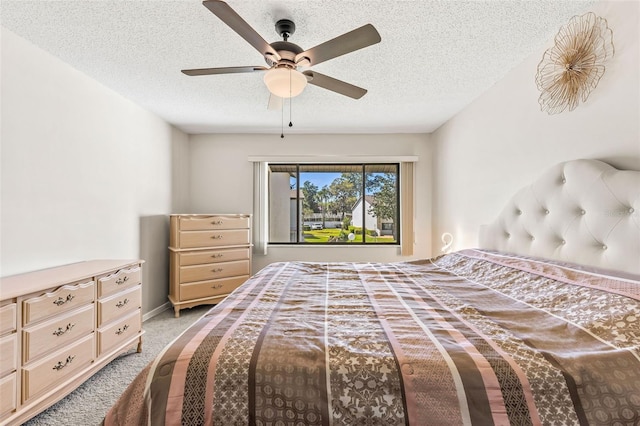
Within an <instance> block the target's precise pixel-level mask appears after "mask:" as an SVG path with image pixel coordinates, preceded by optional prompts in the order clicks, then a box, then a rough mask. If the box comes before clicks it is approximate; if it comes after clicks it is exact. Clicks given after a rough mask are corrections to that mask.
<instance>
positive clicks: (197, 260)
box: [179, 248, 249, 266]
mask: <svg viewBox="0 0 640 426" xmlns="http://www.w3.org/2000/svg"><path fill="white" fill-rule="evenodd" d="M179 256H180V266H190V265H202V264H205V263H213V262H229V261H232V260H244V259H249V248H237V249H219V250H211V251H209V250H206V251H205V250H203V251H192V252H189V253H180V254H179Z"/></svg>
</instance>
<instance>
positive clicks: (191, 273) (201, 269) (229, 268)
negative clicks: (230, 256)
mask: <svg viewBox="0 0 640 426" xmlns="http://www.w3.org/2000/svg"><path fill="white" fill-rule="evenodd" d="M236 275H249V261H248V260H236V261H235V262H221V263H209V264H207V265H194V266H183V267H182V268H180V282H182V283H191V282H194V281H204V280H215V279H218V278H227V277H235V276H236Z"/></svg>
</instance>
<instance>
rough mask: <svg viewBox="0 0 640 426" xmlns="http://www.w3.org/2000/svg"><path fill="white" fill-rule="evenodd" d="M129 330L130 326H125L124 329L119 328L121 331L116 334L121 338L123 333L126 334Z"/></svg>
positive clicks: (118, 330)
mask: <svg viewBox="0 0 640 426" xmlns="http://www.w3.org/2000/svg"><path fill="white" fill-rule="evenodd" d="M128 329H129V325H128V324H125V325H124V327H122V328H119V329H117V330H116V334H117V335H118V336H119V335H121V334H122V333H124V332H125V331H127V330H128Z"/></svg>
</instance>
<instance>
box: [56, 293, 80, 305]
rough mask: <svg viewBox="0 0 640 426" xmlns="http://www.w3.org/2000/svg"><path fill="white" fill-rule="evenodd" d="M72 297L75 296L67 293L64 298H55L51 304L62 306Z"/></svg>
mask: <svg viewBox="0 0 640 426" xmlns="http://www.w3.org/2000/svg"><path fill="white" fill-rule="evenodd" d="M74 298H75V296H74V295H73V294H68V295H67V298H66V299H64V298H62V297H58V298H57V299H56V300H54V301H53V304H54V305H58V306H62V305H64V304H65V303H67V302H71V301H72V300H73V299H74Z"/></svg>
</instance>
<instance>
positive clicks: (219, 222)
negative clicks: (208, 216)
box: [211, 220, 222, 225]
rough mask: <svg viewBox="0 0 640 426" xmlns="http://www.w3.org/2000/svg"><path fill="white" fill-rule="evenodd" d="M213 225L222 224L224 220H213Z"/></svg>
mask: <svg viewBox="0 0 640 426" xmlns="http://www.w3.org/2000/svg"><path fill="white" fill-rule="evenodd" d="M211 224H212V225H222V221H221V220H214V221H213V222H211Z"/></svg>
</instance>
